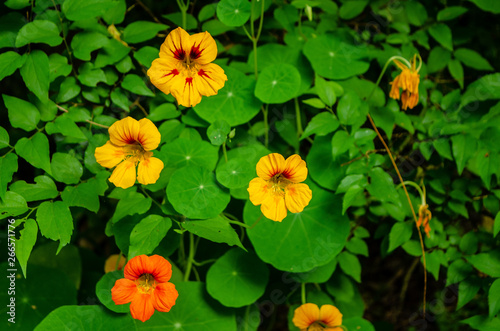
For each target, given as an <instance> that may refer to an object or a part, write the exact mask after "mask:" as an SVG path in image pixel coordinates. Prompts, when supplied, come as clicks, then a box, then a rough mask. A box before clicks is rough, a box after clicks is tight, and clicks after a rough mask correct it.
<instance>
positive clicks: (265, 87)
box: [255, 63, 301, 103]
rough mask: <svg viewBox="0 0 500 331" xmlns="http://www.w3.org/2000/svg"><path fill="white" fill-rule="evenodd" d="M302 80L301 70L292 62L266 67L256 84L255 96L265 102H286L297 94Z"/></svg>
mask: <svg viewBox="0 0 500 331" xmlns="http://www.w3.org/2000/svg"><path fill="white" fill-rule="evenodd" d="M300 80H301V78H300V73H299V71H298V70H297V69H296V68H295V67H293V66H292V65H290V64H287V63H280V64H277V65H275V66H269V67H266V68H264V70H262V72H261V73H260V75H259V79H258V80H257V84H256V85H255V96H256V97H257V98H259V99H260V100H261V101H262V102H264V103H284V102H286V101H288V100H291V99H292V98H293V97H295V96H296V94H297V93H298V91H299V88H300Z"/></svg>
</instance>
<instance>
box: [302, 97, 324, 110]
mask: <svg viewBox="0 0 500 331" xmlns="http://www.w3.org/2000/svg"><path fill="white" fill-rule="evenodd" d="M302 103H305V104H306V105H308V106H311V107H314V108H317V109H325V108H326V105H325V104H324V103H323V101H321V99H318V98H311V99H305V100H302Z"/></svg>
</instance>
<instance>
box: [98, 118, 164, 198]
mask: <svg viewBox="0 0 500 331" xmlns="http://www.w3.org/2000/svg"><path fill="white" fill-rule="evenodd" d="M108 132H109V140H108V142H107V143H106V144H105V145H104V146H101V147H98V148H96V150H95V158H96V161H97V163H99V164H100V165H102V166H103V167H106V168H113V167H115V166H116V168H115V170H114V171H113V173H112V174H111V176H110V177H109V181H110V182H112V183H113V184H115V185H116V186H118V187H121V188H128V187H131V186H133V185H134V184H135V180H136V178H137V180H138V181H139V183H141V184H144V185H147V184H153V183H156V181H157V180H158V178H159V177H160V172H161V171H162V169H163V162H162V161H161V160H160V159H158V158H156V157H153V152H151V151H152V150H154V149H156V148H157V147H158V145H159V144H160V140H161V135H160V132H159V131H158V129H157V128H156V126H155V125H154V124H153V122H151V121H150V120H148V119H147V118H143V119H141V120H140V121H137V120H135V119H133V118H132V117H126V118H124V119H122V120H119V121H116V122H115V123H113V125H111V126H110V127H109V129H108ZM136 167H137V173H136Z"/></svg>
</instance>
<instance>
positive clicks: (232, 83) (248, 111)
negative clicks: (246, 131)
mask: <svg viewBox="0 0 500 331" xmlns="http://www.w3.org/2000/svg"><path fill="white" fill-rule="evenodd" d="M224 72H225V73H226V75H227V82H226V83H225V85H224V87H223V88H222V89H220V90H219V93H218V94H217V95H213V96H211V97H209V98H202V99H201V102H200V103H199V104H198V105H196V106H195V107H194V110H195V112H196V114H198V116H200V117H201V118H203V119H204V120H206V121H207V122H209V123H213V122H215V121H216V120H225V121H226V122H227V123H229V125H230V126H237V125H240V124H244V123H247V122H249V121H250V120H251V119H252V118H254V117H255V115H257V114H258V113H259V110H260V107H261V106H262V102H260V101H259V100H258V99H257V98H255V97H254V95H253V91H254V88H255V80H254V79H253V78H251V77H250V76H246V75H245V74H244V73H242V72H241V71H239V70H236V69H233V68H224Z"/></svg>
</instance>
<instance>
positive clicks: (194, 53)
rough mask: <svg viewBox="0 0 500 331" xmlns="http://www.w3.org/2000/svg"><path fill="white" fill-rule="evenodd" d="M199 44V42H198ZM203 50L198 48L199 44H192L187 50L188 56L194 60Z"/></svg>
mask: <svg viewBox="0 0 500 331" xmlns="http://www.w3.org/2000/svg"><path fill="white" fill-rule="evenodd" d="M200 44H201V43H200ZM202 52H203V49H200V45H198V46H196V45H193V46H192V47H191V52H189V57H190V58H191V59H192V60H196V59H197V58H199V57H200V56H201V53H202Z"/></svg>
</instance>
